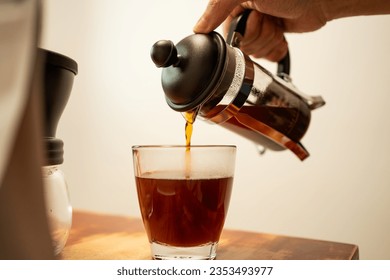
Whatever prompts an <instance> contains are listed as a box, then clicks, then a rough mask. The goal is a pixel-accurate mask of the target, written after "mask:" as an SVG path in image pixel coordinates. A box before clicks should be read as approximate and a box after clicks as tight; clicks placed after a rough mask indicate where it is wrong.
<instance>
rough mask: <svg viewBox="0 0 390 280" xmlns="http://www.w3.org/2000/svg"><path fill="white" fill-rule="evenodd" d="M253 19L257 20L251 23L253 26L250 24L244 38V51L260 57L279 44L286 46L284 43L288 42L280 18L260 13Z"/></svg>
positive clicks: (242, 47)
mask: <svg viewBox="0 0 390 280" xmlns="http://www.w3.org/2000/svg"><path fill="white" fill-rule="evenodd" d="M254 15H255V14H254ZM252 19H253V20H255V22H254V23H253V24H251V27H249V26H248V27H249V29H248V31H247V33H246V34H245V37H244V39H243V40H242V44H241V49H242V51H243V52H245V53H246V54H248V55H252V56H254V57H257V58H260V57H265V56H266V55H268V54H269V53H271V51H272V50H274V49H277V48H278V45H281V48H282V49H283V48H284V47H285V46H283V45H285V44H286V42H285V38H284V33H283V29H282V27H281V25H280V22H279V19H277V18H275V17H271V16H268V15H263V14H258V16H256V17H253V18H252Z"/></svg>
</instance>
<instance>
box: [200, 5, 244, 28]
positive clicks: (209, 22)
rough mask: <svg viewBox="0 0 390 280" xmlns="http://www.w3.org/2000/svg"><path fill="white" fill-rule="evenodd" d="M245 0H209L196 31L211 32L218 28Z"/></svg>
mask: <svg viewBox="0 0 390 280" xmlns="http://www.w3.org/2000/svg"><path fill="white" fill-rule="evenodd" d="M242 1H243V0H231V1H227V0H209V3H208V4H207V7H206V10H205V11H204V13H203V15H202V16H201V17H200V19H199V21H198V22H197V23H196V25H195V26H194V29H193V30H194V32H195V33H209V32H211V31H213V30H214V29H216V28H217V27H218V26H219V25H220V24H221V23H222V22H223V21H224V20H225V19H226V18H227V17H228V16H229V14H230V12H231V11H232V10H233V9H234V8H235V7H236V6H238V5H239V4H240V3H241V2H242Z"/></svg>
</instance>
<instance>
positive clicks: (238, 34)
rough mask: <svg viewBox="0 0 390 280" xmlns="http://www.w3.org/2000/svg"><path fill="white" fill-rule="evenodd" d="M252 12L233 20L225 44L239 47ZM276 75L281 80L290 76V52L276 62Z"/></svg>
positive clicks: (245, 11) (249, 11)
mask: <svg viewBox="0 0 390 280" xmlns="http://www.w3.org/2000/svg"><path fill="white" fill-rule="evenodd" d="M251 11H252V10H249V9H246V10H244V12H243V13H242V14H240V15H239V16H238V17H236V18H234V19H233V21H232V22H231V23H230V27H229V32H228V35H227V38H226V43H228V44H229V45H231V46H232V47H237V48H239V47H240V42H241V40H242V37H244V35H245V30H246V22H247V20H248V17H249V14H250V13H251ZM277 75H278V76H279V77H281V78H285V77H286V76H287V77H288V76H289V75H290V52H289V50H287V54H286V55H285V56H284V57H283V58H282V59H281V60H280V61H279V62H278V68H277Z"/></svg>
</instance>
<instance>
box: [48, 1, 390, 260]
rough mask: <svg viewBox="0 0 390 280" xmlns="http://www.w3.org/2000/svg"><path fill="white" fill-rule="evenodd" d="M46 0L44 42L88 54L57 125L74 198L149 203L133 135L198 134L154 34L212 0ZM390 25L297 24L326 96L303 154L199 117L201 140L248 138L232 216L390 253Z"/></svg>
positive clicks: (375, 20)
mask: <svg viewBox="0 0 390 280" xmlns="http://www.w3.org/2000/svg"><path fill="white" fill-rule="evenodd" d="M44 3H45V13H44V19H45V20H44V34H43V39H42V44H41V45H42V46H43V47H46V48H48V49H51V50H54V51H58V52H61V53H63V54H65V55H68V56H70V57H72V58H74V59H75V60H76V61H77V62H78V63H79V74H78V75H77V77H76V79H75V84H74V88H73V91H72V94H71V98H70V100H69V103H68V105H67V107H66V109H65V112H64V114H63V116H62V118H61V121H60V124H59V127H58V132H57V136H58V137H59V138H61V139H63V140H64V142H65V163H64V166H63V170H64V171H65V173H66V176H67V180H68V184H69V191H70V196H71V200H72V203H73V205H74V207H75V208H79V209H80V208H81V209H88V210H92V211H98V212H106V213H117V214H122V215H128V216H139V210H138V202H137V197H136V192H135V184H134V180H133V171H132V168H133V167H132V158H131V146H132V145H135V144H184V141H185V140H184V120H183V118H182V117H181V115H180V114H178V113H176V112H174V111H172V110H171V109H170V108H169V107H168V106H167V105H166V103H165V100H164V94H163V92H162V89H161V86H160V70H159V69H157V68H155V66H154V65H153V63H152V61H151V60H150V56H149V51H150V47H151V46H152V45H153V43H154V42H155V41H157V40H159V39H171V40H172V41H174V42H178V41H179V40H180V39H181V38H183V37H184V36H186V35H189V34H190V33H191V31H192V27H193V25H194V24H195V22H196V20H197V19H198V17H199V16H200V14H201V12H202V11H203V9H204V7H205V5H206V3H207V1H206V0H202V1H194V0H186V1H184V0H166V1H159V0H152V1H126V0H115V1H108V0H84V1H78V0H67V1H55V0H46V1H44ZM389 30H390V16H373V17H357V18H350V19H341V20H338V21H334V22H330V23H329V24H328V25H327V26H325V27H324V28H323V29H321V30H319V31H316V32H313V33H310V34H291V35H289V36H288V41H289V43H290V51H291V58H292V77H293V80H294V83H295V84H296V85H297V86H298V87H299V88H300V89H301V90H302V91H304V92H306V93H307V94H321V95H322V96H323V97H324V98H325V99H326V101H327V105H326V106H325V107H323V108H321V109H318V111H314V112H313V115H312V124H311V127H310V129H309V131H308V133H307V134H306V136H305V137H304V139H303V141H302V142H303V144H304V145H305V147H306V148H307V149H308V150H309V151H310V153H311V157H310V158H309V159H307V160H306V161H305V162H303V163H302V162H300V161H299V160H297V159H296V158H295V156H293V155H292V154H290V153H289V152H277V153H275V152H267V153H266V154H265V155H264V156H259V155H258V154H257V153H256V148H255V146H254V145H253V144H252V143H251V142H249V141H247V140H245V139H242V138H240V137H239V136H236V135H233V134H232V133H230V132H228V131H225V130H224V129H223V128H220V127H218V126H213V125H209V124H206V123H203V122H201V121H198V122H196V124H195V127H194V135H193V141H192V142H193V144H211V143H213V144H236V145H237V146H238V158H237V166H236V177H235V186H234V192H233V196H232V200H231V207H230V210H229V217H228V220H227V224H226V227H228V228H237V229H242V230H250V231H259V232H267V233H274V234H283V235H291V236H300V237H308V238H316V239H324V240H331V241H339V242H346V243H354V244H357V245H359V247H360V256H361V258H362V259H390V146H389V143H390V112H389V111H388V106H389V105H388V104H389V103H390V80H389V73H390V71H389V68H388V67H389V65H390V53H389V50H390V32H389ZM260 63H261V64H262V63H264V65H266V66H267V67H271V68H270V69H273V68H274V67H275V65H274V64H271V63H267V62H263V61H260Z"/></svg>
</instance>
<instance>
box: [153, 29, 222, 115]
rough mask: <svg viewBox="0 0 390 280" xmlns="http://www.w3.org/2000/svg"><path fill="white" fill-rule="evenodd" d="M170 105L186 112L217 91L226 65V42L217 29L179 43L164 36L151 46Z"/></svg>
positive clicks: (188, 37) (189, 37)
mask: <svg viewBox="0 0 390 280" xmlns="http://www.w3.org/2000/svg"><path fill="white" fill-rule="evenodd" d="M150 54H151V58H152V60H153V62H154V63H155V64H156V66H157V67H163V68H164V69H163V71H162V74H161V83H162V87H163V90H164V92H165V97H166V101H167V103H168V105H169V106H170V107H171V108H172V109H173V110H175V111H179V112H185V111H189V110H191V109H193V108H196V107H197V106H199V105H200V104H201V103H202V101H204V100H205V98H207V96H209V95H210V94H212V93H213V91H214V89H215V88H216V87H217V86H218V83H219V79H220V77H221V75H222V73H223V71H224V68H225V58H226V43H225V40H224V39H223V37H222V36H221V35H219V34H218V33H216V32H211V33H209V34H193V35H190V36H187V37H186V38H184V39H183V40H181V41H180V42H179V43H178V44H177V45H176V46H175V45H174V44H173V42H172V41H169V40H161V41H158V42H156V43H155V44H154V45H153V47H152V49H151V53H150Z"/></svg>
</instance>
